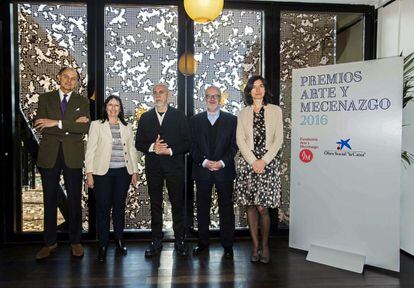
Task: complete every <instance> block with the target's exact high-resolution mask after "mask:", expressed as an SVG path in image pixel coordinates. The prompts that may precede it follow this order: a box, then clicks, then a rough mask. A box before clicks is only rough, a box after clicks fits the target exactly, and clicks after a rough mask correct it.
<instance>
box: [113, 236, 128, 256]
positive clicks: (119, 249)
mask: <svg viewBox="0 0 414 288" xmlns="http://www.w3.org/2000/svg"><path fill="white" fill-rule="evenodd" d="M115 246H116V251H117V252H118V253H120V254H122V255H124V256H125V255H127V254H128V250H127V248H126V246H125V244H124V241H122V240H121V239H117V240H115Z"/></svg>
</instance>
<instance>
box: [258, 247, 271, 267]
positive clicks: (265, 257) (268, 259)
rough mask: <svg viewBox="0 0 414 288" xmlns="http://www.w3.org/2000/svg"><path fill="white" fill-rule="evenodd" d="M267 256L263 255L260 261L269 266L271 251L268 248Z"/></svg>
mask: <svg viewBox="0 0 414 288" xmlns="http://www.w3.org/2000/svg"><path fill="white" fill-rule="evenodd" d="M267 253H268V254H267V256H263V253H262V254H261V255H260V258H259V261H260V263H263V264H268V263H269V262H270V251H269V248H267Z"/></svg>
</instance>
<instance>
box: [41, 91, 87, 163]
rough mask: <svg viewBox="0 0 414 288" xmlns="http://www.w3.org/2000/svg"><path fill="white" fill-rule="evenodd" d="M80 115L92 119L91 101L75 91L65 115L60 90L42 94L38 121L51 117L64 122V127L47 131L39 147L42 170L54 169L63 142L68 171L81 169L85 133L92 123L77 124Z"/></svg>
mask: <svg viewBox="0 0 414 288" xmlns="http://www.w3.org/2000/svg"><path fill="white" fill-rule="evenodd" d="M81 116H86V117H88V118H89V119H90V118H91V117H90V115H89V102H88V100H87V99H86V98H85V97H83V96H81V95H79V94H76V93H75V92H73V93H72V94H71V96H70V98H69V102H68V106H67V107H66V111H65V115H64V116H63V118H62V113H61V112H60V97H59V91H58V90H56V91H52V92H48V93H45V94H42V95H40V98H39V105H38V108H37V113H36V119H41V118H48V119H53V120H62V128H63V129H59V128H58V127H51V128H44V129H43V131H42V132H41V134H42V139H41V141H40V146H39V154H38V157H37V165H38V166H39V167H41V168H53V166H54V165H55V162H56V158H57V155H58V152H59V144H60V143H62V148H63V155H64V158H65V164H66V166H67V167H68V168H82V166H83V160H84V157H85V147H84V141H83V138H84V134H86V133H88V130H89V123H76V122H75V120H76V119H77V118H79V117H81Z"/></svg>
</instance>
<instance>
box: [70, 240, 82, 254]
mask: <svg viewBox="0 0 414 288" xmlns="http://www.w3.org/2000/svg"><path fill="white" fill-rule="evenodd" d="M70 246H71V248H72V256H74V257H83V247H82V244H80V243H78V244H72V245H70Z"/></svg>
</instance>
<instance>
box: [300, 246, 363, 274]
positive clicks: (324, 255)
mask: <svg viewBox="0 0 414 288" xmlns="http://www.w3.org/2000/svg"><path fill="white" fill-rule="evenodd" d="M365 258H366V257H365V256H364V255H359V254H355V253H350V252H345V251H341V250H336V249H331V248H327V247H322V246H318V245H313V244H311V246H310V249H309V252H308V255H307V256H306V260H308V261H311V262H316V263H319V264H324V265H328V266H332V267H335V268H339V269H343V270H348V271H351V272H355V273H362V271H363V270H364V265H365Z"/></svg>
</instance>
